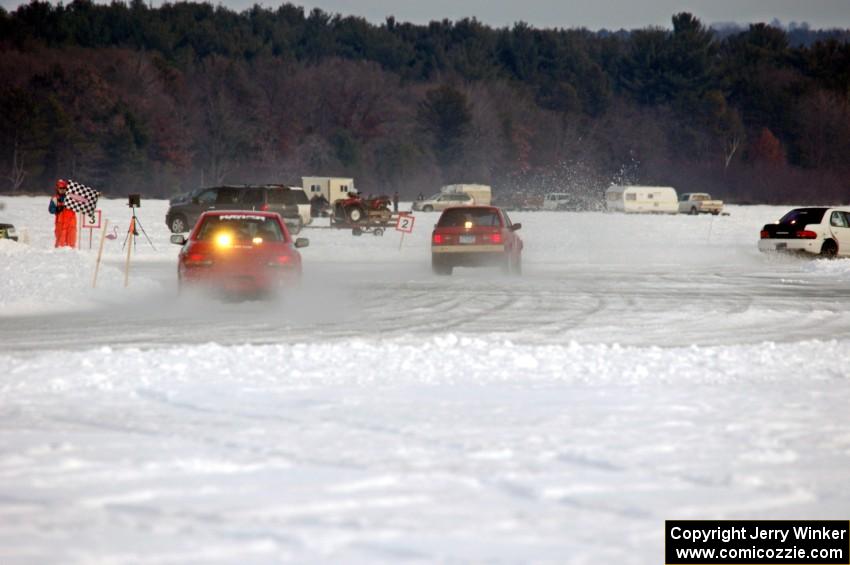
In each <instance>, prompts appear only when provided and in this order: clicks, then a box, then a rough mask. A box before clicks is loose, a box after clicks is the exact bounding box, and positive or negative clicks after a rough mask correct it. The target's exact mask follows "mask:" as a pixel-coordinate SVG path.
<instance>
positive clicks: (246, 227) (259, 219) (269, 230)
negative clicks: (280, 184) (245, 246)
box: [198, 215, 284, 241]
mask: <svg viewBox="0 0 850 565" xmlns="http://www.w3.org/2000/svg"><path fill="white" fill-rule="evenodd" d="M219 234H228V235H230V236H231V237H232V238H233V239H234V240H235V241H252V240H253V239H254V238H257V237H259V238H261V239H262V240H263V241H283V240H284V237H283V232H282V231H281V229H280V224H279V223H278V222H277V220H275V219H274V218H269V217H266V216H235V215H234V216H209V217H207V218H205V219H204V223H203V224H202V225H201V229H200V230H199V231H198V239H199V240H201V241H211V240H213V239H214V238H216V237H217V236H218V235H219Z"/></svg>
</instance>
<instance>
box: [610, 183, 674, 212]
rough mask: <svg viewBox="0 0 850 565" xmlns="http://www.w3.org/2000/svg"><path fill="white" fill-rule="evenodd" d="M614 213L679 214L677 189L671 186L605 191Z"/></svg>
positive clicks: (612, 188) (620, 187) (617, 188)
mask: <svg viewBox="0 0 850 565" xmlns="http://www.w3.org/2000/svg"><path fill="white" fill-rule="evenodd" d="M605 206H606V208H607V209H608V210H609V211H612V212H628V213H646V214H652V213H655V214H678V213H679V202H678V199H677V197H676V189H675V188H673V187H671V186H612V187H611V188H609V189H608V190H606V191H605Z"/></svg>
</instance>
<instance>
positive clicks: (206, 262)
mask: <svg viewBox="0 0 850 565" xmlns="http://www.w3.org/2000/svg"><path fill="white" fill-rule="evenodd" d="M185 263H186V266H188V267H209V266H210V265H212V264H213V261H212V258H211V257H210V256H209V255H206V254H204V253H189V254H188V255H186V261H185Z"/></svg>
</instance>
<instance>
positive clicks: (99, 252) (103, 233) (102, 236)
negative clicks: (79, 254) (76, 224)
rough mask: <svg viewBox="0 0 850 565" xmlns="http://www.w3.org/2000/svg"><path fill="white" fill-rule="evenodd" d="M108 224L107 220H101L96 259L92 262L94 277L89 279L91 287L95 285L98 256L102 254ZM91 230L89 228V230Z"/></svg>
mask: <svg viewBox="0 0 850 565" xmlns="http://www.w3.org/2000/svg"><path fill="white" fill-rule="evenodd" d="M108 225H109V220H106V221H104V222H103V229H102V230H101V232H100V248H99V249H98V250H97V261H96V262H95V264H94V277H93V278H92V280H91V287H92V288H94V287H95V286H97V272H98V271H99V270H100V258H101V256H102V255H103V242H104V241H106V226H108ZM89 231H91V230H89Z"/></svg>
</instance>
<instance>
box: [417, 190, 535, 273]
mask: <svg viewBox="0 0 850 565" xmlns="http://www.w3.org/2000/svg"><path fill="white" fill-rule="evenodd" d="M521 227H522V224H514V223H511V219H510V218H509V217H508V215H507V214H506V213H505V212H504V211H503V210H501V209H500V208H495V207H493V206H462V207H454V208H446V209H445V210H443V214H442V215H441V216H440V219H439V221H437V225H436V226H435V227H434V232H433V233H432V234H431V268H432V269H433V271H434V273H436V274H438V275H451V274H452V269H454V268H455V267H478V266H487V265H496V266H499V267H501V268H502V271H504V272H505V273H512V274H516V275H518V274H520V273H521V272H522V240H521V239H520V238H519V236H518V235H517V234H516V231H517V230H518V229H520V228H521Z"/></svg>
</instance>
